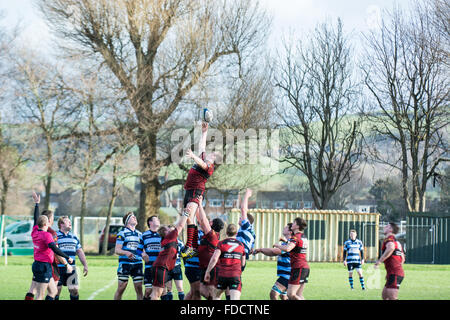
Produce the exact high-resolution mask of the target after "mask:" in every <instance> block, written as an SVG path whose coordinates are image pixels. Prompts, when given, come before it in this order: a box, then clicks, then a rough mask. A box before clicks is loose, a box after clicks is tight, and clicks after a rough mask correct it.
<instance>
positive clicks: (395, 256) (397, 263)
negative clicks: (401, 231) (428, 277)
mask: <svg viewBox="0 0 450 320" xmlns="http://www.w3.org/2000/svg"><path fill="white" fill-rule="evenodd" d="M389 242H392V243H394V246H395V249H394V251H393V252H392V254H391V255H390V256H389V258H387V259H386V260H384V266H385V268H386V272H387V273H388V274H393V273H394V274H397V275H401V276H402V275H404V271H403V267H402V260H403V257H402V255H403V248H402V245H401V244H400V243H399V242H398V241H397V239H396V238H395V236H394V235H390V236H388V237H387V238H386V239H384V241H383V245H382V246H381V254H383V253H384V251H385V250H386V245H387V244H388V243H389Z"/></svg>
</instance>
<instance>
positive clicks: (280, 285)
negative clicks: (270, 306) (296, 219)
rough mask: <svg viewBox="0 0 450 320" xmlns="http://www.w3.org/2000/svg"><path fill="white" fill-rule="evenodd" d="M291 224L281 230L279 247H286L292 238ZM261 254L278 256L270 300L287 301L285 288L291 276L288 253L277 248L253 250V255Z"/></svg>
mask: <svg viewBox="0 0 450 320" xmlns="http://www.w3.org/2000/svg"><path fill="white" fill-rule="evenodd" d="M291 227H292V223H288V224H287V225H286V226H285V227H284V228H283V238H281V239H280V241H281V245H287V244H288V240H287V239H290V238H291V236H292V232H291ZM257 253H262V254H264V255H266V256H269V257H274V256H278V258H277V277H278V279H277V280H276V281H275V284H274V285H273V287H272V290H270V300H278V298H280V300H288V297H287V291H286V290H287V288H288V282H289V276H290V274H291V258H290V255H289V252H284V251H281V250H280V249H278V248H260V249H255V250H254V251H253V254H257Z"/></svg>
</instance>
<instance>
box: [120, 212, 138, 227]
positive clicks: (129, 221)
mask: <svg viewBox="0 0 450 320" xmlns="http://www.w3.org/2000/svg"><path fill="white" fill-rule="evenodd" d="M122 222H123V225H124V226H125V227H128V226H130V227H136V226H137V219H136V216H135V215H134V213H133V212H131V211H130V212H127V213H126V214H125V215H124V216H123V218H122Z"/></svg>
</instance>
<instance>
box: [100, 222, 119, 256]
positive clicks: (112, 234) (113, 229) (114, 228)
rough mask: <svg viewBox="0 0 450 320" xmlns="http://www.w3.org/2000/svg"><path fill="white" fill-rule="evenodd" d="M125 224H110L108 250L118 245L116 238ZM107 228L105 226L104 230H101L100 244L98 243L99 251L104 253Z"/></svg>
mask: <svg viewBox="0 0 450 320" xmlns="http://www.w3.org/2000/svg"><path fill="white" fill-rule="evenodd" d="M122 228H123V226H122V225H119V224H112V225H110V226H109V237H108V248H107V249H106V251H109V250H111V249H112V248H114V247H115V246H116V238H117V233H119V231H120V230H122ZM105 229H106V227H105V228H103V230H102V231H100V238H99V245H98V253H99V254H100V253H102V251H103V239H105Z"/></svg>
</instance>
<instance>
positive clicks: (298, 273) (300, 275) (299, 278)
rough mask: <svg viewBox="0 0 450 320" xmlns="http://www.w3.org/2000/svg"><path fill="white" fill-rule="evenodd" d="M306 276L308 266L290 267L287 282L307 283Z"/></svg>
mask: <svg viewBox="0 0 450 320" xmlns="http://www.w3.org/2000/svg"><path fill="white" fill-rule="evenodd" d="M308 276H309V269H308V268H295V269H291V276H290V278H289V284H293V285H299V284H302V283H308Z"/></svg>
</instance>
